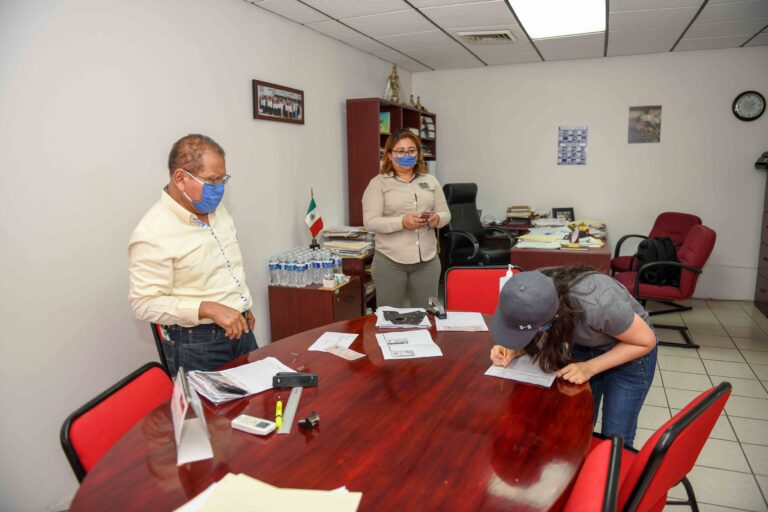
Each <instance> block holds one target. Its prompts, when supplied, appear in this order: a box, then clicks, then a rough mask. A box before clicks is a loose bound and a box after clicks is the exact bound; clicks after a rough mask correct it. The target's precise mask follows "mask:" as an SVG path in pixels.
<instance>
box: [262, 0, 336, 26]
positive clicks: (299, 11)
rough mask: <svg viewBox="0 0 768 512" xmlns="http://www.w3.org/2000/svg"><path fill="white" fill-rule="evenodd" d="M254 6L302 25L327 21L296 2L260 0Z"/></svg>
mask: <svg viewBox="0 0 768 512" xmlns="http://www.w3.org/2000/svg"><path fill="white" fill-rule="evenodd" d="M255 5H257V6H258V7H262V8H264V9H266V10H268V11H271V12H273V13H275V14H279V15H280V16H283V17H286V18H288V19H289V20H293V21H295V22H296V23H301V24H302V25H304V24H306V23H313V22H316V21H325V20H327V19H328V16H324V15H322V14H320V13H319V12H317V11H316V10H314V9H312V8H311V7H307V6H306V5H304V4H303V3H301V2H299V1H297V0H262V1H261V2H259V3H258V4H255Z"/></svg>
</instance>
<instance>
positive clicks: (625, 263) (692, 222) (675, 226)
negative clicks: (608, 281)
mask: <svg viewBox="0 0 768 512" xmlns="http://www.w3.org/2000/svg"><path fill="white" fill-rule="evenodd" d="M699 224H701V219H700V218H699V217H697V216H696V215H691V214H689V213H678V212H664V213H661V214H659V216H658V217H656V222H654V223H653V227H652V228H651V232H650V233H648V236H645V235H624V236H623V237H621V238H619V241H618V242H617V243H616V250H615V251H614V253H613V259H612V260H611V272H613V273H614V274H615V273H617V272H627V271H629V270H637V269H635V268H630V267H631V266H632V263H631V262H632V255H625V256H619V254H620V252H621V246H622V244H623V243H624V241H625V240H627V239H629V238H643V239H645V238H656V237H668V238H670V239H671V240H672V243H674V244H675V245H679V244H682V243H683V242H684V241H685V237H686V236H688V231H690V229H691V228H692V227H693V226H697V225H699Z"/></svg>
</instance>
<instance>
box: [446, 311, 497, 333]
mask: <svg viewBox="0 0 768 512" xmlns="http://www.w3.org/2000/svg"><path fill="white" fill-rule="evenodd" d="M446 314H447V315H448V318H437V317H435V325H436V326H437V330H438V331H487V330H488V326H487V325H486V324H485V320H484V319H483V315H482V314H480V313H469V312H463V311H448V312H447V313H446Z"/></svg>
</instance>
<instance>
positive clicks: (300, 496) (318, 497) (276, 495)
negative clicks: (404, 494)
mask: <svg viewBox="0 0 768 512" xmlns="http://www.w3.org/2000/svg"><path fill="white" fill-rule="evenodd" d="M362 498H363V493H361V492H349V491H347V490H346V487H342V488H340V489H336V490H334V491H319V490H310V489H281V488H279V487H275V486H273V485H269V484H267V483H264V482H262V481H260V480H256V479H255V478H252V477H250V476H248V475H243V474H239V475H235V474H233V473H229V474H227V475H225V476H224V478H222V479H221V480H220V481H218V482H216V483H213V484H211V485H210V486H209V487H208V488H207V489H206V490H205V491H203V492H201V493H200V494H198V495H197V496H195V497H194V498H193V499H192V500H190V501H189V502H188V503H187V504H186V505H184V506H182V507H180V508H178V509H176V512H273V511H275V510H286V511H287V510H307V511H312V512H336V511H338V512H354V511H355V510H357V507H358V506H360V500H361V499H362Z"/></svg>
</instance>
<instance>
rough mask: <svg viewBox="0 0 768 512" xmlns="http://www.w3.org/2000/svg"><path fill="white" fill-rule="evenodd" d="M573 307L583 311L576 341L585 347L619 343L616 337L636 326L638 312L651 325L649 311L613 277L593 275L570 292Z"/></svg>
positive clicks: (574, 338)
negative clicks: (634, 322)
mask: <svg viewBox="0 0 768 512" xmlns="http://www.w3.org/2000/svg"><path fill="white" fill-rule="evenodd" d="M569 302H570V305H571V307H572V308H575V309H580V310H582V311H583V312H582V313H581V315H580V316H579V317H578V318H577V319H576V322H575V325H574V329H573V342H574V343H575V344H577V345H581V346H583V347H592V348H611V347H612V346H613V345H615V344H616V343H617V340H616V338H614V336H616V335H618V334H621V333H623V332H624V331H626V330H627V329H629V326H630V325H632V320H633V319H634V314H635V313H637V314H638V315H639V316H640V318H642V319H643V320H645V322H646V323H647V324H648V325H651V321H650V316H649V315H648V312H647V311H646V310H645V309H643V307H642V306H641V305H640V303H639V302H637V301H636V300H635V298H634V297H632V295H630V293H629V292H628V291H627V289H626V288H624V286H623V285H621V284H620V283H618V282H617V281H616V280H615V279H613V278H612V277H609V276H607V275H605V274H589V275H587V276H585V277H584V278H583V279H582V280H581V281H580V282H579V283H577V284H576V285H575V286H574V287H573V288H571V291H570V293H569Z"/></svg>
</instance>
